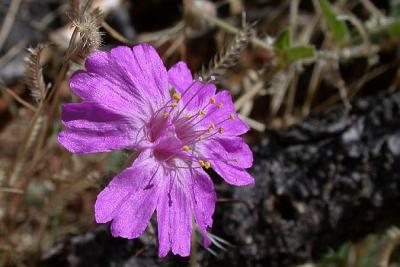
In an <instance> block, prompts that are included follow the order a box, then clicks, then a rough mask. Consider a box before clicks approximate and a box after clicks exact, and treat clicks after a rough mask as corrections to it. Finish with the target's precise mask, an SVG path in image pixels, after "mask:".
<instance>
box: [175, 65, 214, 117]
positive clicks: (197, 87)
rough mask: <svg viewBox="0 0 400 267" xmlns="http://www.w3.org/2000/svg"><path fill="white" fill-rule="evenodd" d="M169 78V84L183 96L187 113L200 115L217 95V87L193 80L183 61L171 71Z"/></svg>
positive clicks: (183, 105)
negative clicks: (201, 110)
mask: <svg viewBox="0 0 400 267" xmlns="http://www.w3.org/2000/svg"><path fill="white" fill-rule="evenodd" d="M168 77H169V83H170V84H171V85H172V86H173V87H174V89H175V90H176V91H177V92H179V93H180V94H181V95H182V100H181V103H182V107H185V110H186V113H198V112H199V111H200V109H202V108H204V107H205V106H206V105H207V104H208V103H209V102H210V98H212V97H213V96H214V95H215V91H216V87H215V85H214V84H212V83H202V82H200V81H197V80H193V77H192V74H191V72H190V70H189V68H188V67H187V65H186V63H184V62H182V61H180V62H178V63H176V64H175V65H174V66H172V67H171V68H170V69H169V71H168Z"/></svg>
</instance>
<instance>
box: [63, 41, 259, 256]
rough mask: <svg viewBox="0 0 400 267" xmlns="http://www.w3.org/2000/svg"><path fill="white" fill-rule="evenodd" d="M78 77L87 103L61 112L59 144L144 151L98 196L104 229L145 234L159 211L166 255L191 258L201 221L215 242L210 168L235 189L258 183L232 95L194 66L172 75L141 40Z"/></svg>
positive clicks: (96, 58)
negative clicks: (195, 74) (108, 226)
mask: <svg viewBox="0 0 400 267" xmlns="http://www.w3.org/2000/svg"><path fill="white" fill-rule="evenodd" d="M85 67H86V70H81V71H77V72H76V73H74V74H73V76H72V77H71V82H70V85H71V89H72V91H73V92H74V93H75V94H76V95H78V96H80V97H81V98H82V100H83V102H82V103H76V104H65V105H63V106H62V122H63V124H64V126H65V128H66V129H65V130H64V131H62V132H61V133H60V134H59V137H58V140H59V142H60V143H61V144H62V145H63V146H64V147H65V148H66V149H67V150H69V151H71V152H73V153H95V152H107V151H113V150H118V149H129V150H132V151H135V152H136V153H137V154H138V157H137V158H136V160H135V161H134V162H133V163H132V165H131V166H130V167H128V168H127V169H125V170H124V171H122V172H121V173H120V174H118V175H117V176H116V177H114V179H113V180H112V181H111V182H110V183H109V185H108V186H107V187H106V188H105V189H104V190H103V191H102V192H101V193H100V194H99V195H98V196H97V200H96V204H95V217H96V221H97V222H98V223H106V222H109V221H112V222H111V232H112V234H113V235H114V236H121V237H124V238H129V239H133V238H137V237H138V236H140V235H141V234H142V233H143V232H144V230H145V229H146V227H147V224H148V222H149V220H150V218H151V217H152V215H153V213H154V212H155V213H156V216H157V221H158V240H159V256H161V257H162V256H165V255H167V253H168V252H169V251H170V250H172V252H173V253H174V254H179V255H181V256H188V255H189V253H190V240H191V235H192V229H193V228H192V227H193V218H194V221H195V223H196V224H197V225H198V228H199V229H200V231H201V232H202V234H203V236H204V245H205V246H209V245H210V240H209V239H208V237H207V232H206V230H207V228H208V227H211V225H212V215H213V213H214V208H215V201H216V193H215V190H214V186H213V183H212V181H211V179H210V177H209V176H208V174H207V173H206V172H205V171H204V169H209V168H212V169H214V170H215V171H216V172H217V173H218V174H219V175H220V176H221V177H222V178H223V179H224V180H225V181H226V182H227V183H229V184H232V185H238V186H241V185H249V184H253V183H254V180H253V178H252V177H251V176H250V175H249V174H248V173H247V172H246V168H249V167H250V166H251V165H252V162H253V156H252V152H251V150H250V149H249V147H248V146H247V144H246V143H245V142H244V141H243V139H242V138H241V137H239V136H240V135H241V134H243V133H245V132H247V131H248V130H249V127H248V126H247V125H246V124H245V123H243V122H242V121H241V120H240V119H239V118H238V116H237V114H236V113H235V109H234V105H233V103H232V98H231V95H230V94H229V93H228V92H227V91H221V92H218V93H217V92H216V87H215V85H214V84H212V83H208V82H202V81H200V80H194V79H193V77H192V74H191V72H190V70H189V69H188V67H187V66H186V64H185V63H183V62H179V63H177V64H175V65H174V66H173V67H172V68H170V69H169V70H168V71H167V70H166V68H165V67H164V65H163V62H162V61H161V59H160V57H159V56H158V54H157V52H156V51H155V50H154V48H152V47H151V46H149V45H146V44H142V45H137V46H134V47H133V48H129V47H126V46H120V47H116V48H114V49H112V50H111V51H110V52H95V53H92V54H91V55H90V56H89V58H88V59H87V60H86V63H85Z"/></svg>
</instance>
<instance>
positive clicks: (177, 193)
mask: <svg viewBox="0 0 400 267" xmlns="http://www.w3.org/2000/svg"><path fill="white" fill-rule="evenodd" d="M185 178H186V179H187V177H179V178H178V177H176V176H175V175H174V174H170V175H169V176H168V177H164V179H165V181H164V190H165V192H164V194H162V196H161V197H160V200H159V202H158V204H157V221H158V241H159V247H158V255H159V256H160V257H164V256H166V255H167V254H168V251H169V250H170V249H172V252H173V253H174V254H179V255H181V256H183V257H186V256H189V254H190V240H191V235H192V212H191V198H190V193H189V192H188V188H187V186H186V185H184V184H183V183H181V182H180V181H178V179H185Z"/></svg>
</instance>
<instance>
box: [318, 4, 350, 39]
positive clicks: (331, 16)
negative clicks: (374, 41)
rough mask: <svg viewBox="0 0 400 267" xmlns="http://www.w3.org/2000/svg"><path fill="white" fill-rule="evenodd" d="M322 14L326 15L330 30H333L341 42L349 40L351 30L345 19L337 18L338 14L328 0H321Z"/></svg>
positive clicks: (333, 33) (325, 18)
mask: <svg viewBox="0 0 400 267" xmlns="http://www.w3.org/2000/svg"><path fill="white" fill-rule="evenodd" d="M319 3H320V6H321V11H322V14H323V15H324V20H325V23H326V24H327V25H328V28H329V30H330V31H331V32H332V35H333V37H334V38H335V40H336V41H338V42H339V43H345V42H347V41H348V40H349V38H350V35H349V30H348V28H347V25H346V23H345V22H344V21H341V20H339V19H338V18H337V15H336V14H335V12H334V11H333V9H332V6H331V4H330V3H329V2H328V0H319Z"/></svg>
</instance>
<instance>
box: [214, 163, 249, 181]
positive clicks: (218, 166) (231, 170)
mask: <svg viewBox="0 0 400 267" xmlns="http://www.w3.org/2000/svg"><path fill="white" fill-rule="evenodd" d="M211 165H212V166H211V167H212V168H213V169H214V170H215V171H216V172H217V173H218V174H219V175H220V176H221V177H222V178H223V179H224V181H225V182H227V183H228V184H231V185H237V186H242V185H252V184H254V178H253V177H252V176H251V175H250V174H248V173H247V171H246V170H245V169H243V168H237V167H235V166H232V165H230V164H226V163H223V162H221V161H213V162H212V163H211Z"/></svg>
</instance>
